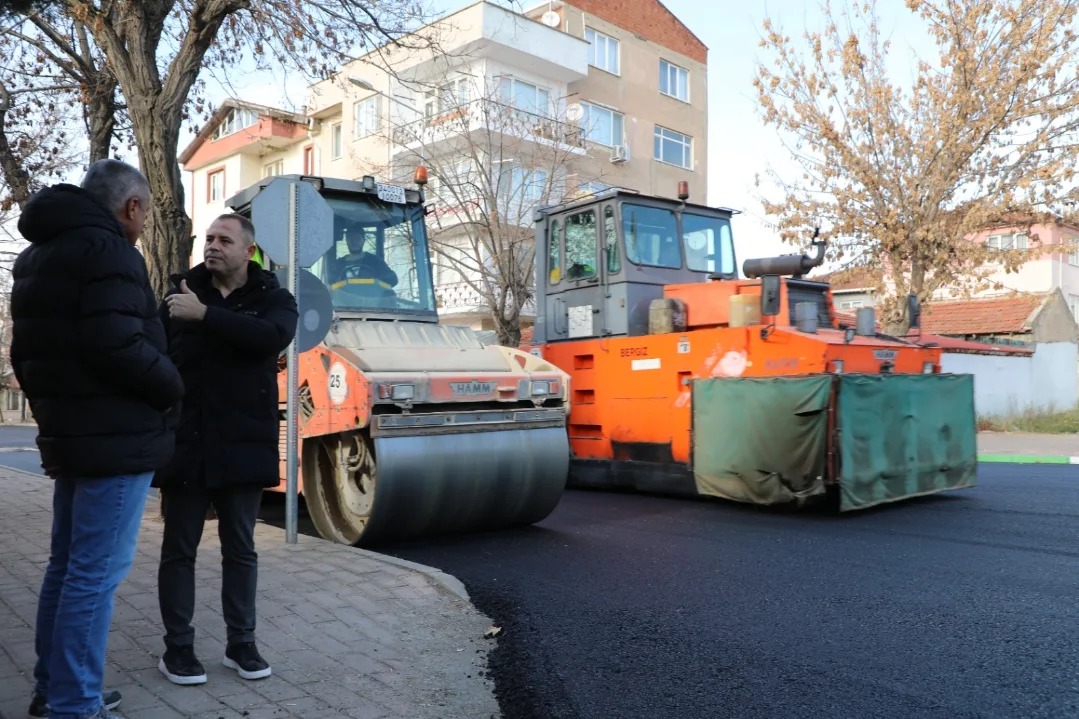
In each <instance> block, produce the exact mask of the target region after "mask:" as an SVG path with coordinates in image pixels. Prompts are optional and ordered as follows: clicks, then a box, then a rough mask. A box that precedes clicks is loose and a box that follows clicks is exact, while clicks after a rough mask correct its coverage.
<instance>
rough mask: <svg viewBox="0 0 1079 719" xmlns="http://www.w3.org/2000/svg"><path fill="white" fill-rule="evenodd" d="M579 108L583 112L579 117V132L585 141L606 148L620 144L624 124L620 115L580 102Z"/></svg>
mask: <svg viewBox="0 0 1079 719" xmlns="http://www.w3.org/2000/svg"><path fill="white" fill-rule="evenodd" d="M581 108H582V109H583V110H584V115H582V116H581V130H582V132H584V136H585V139H586V140H590V141H592V142H595V143H598V144H600V145H606V146H607V147H611V146H612V145H621V144H622V138H623V134H622V127H623V122H624V120H623V117H622V113H620V112H615V111H614V110H609V109H607V108H605V107H600V106H599V105H592V104H590V103H587V102H582V103H581Z"/></svg>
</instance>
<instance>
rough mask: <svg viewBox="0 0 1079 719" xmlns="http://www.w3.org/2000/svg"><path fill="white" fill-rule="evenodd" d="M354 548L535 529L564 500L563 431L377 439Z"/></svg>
mask: <svg viewBox="0 0 1079 719" xmlns="http://www.w3.org/2000/svg"><path fill="white" fill-rule="evenodd" d="M374 460H375V462H374V463H375V465H376V467H377V473H376V479H375V492H374V493H373V497H372V502H371V506H370V515H369V519H368V521H367V523H366V527H365V528H364V531H363V534H362V535H361V536H360V538H359V540H358V541H357V542H356V544H357V545H360V546H368V545H372V544H376V543H384V542H387V541H392V540H399V539H406V538H410V537H419V536H424V535H429V534H438V533H446V532H456V531H473V530H482V529H495V528H501V527H510V526H515V525H527V524H532V523H534V522H538V521H540V520H542V519H544V518H545V517H547V515H549V514H550V513H551V512H552V511H554V508H555V507H556V506H557V505H558V502H559V501H560V500H561V498H562V493H563V491H564V490H565V487H566V476H567V473H568V469H569V440H568V438H567V435H566V430H565V428H564V427H550V428H543V429H513V430H499V431H491V432H469V433H460V434H431V435H420V436H404V437H378V438H376V439H375V441H374Z"/></svg>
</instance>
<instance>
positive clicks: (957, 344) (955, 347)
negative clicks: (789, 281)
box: [835, 305, 1034, 355]
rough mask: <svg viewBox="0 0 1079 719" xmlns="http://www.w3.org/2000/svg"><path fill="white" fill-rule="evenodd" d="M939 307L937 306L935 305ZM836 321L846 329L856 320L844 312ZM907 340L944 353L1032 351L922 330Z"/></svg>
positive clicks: (878, 328)
mask: <svg viewBox="0 0 1079 719" xmlns="http://www.w3.org/2000/svg"><path fill="white" fill-rule="evenodd" d="M937 306H939V305H937ZM835 318H836V321H837V322H838V323H839V324H841V325H845V326H847V327H854V325H855V324H856V322H857V319H856V317H855V316H854V315H849V314H846V313H845V312H836V313H835ZM922 324H923V325H924V324H925V313H924V312H923V314H922ZM880 331H881V324H880V320H879V319H878V320H877V332H880ZM907 339H909V340H911V341H912V342H918V343H920V344H935V345H937V346H938V347H940V348H941V349H943V350H944V351H946V352H961V353H964V354H989V355H1032V354H1034V350H1031V349H1027V348H1024V347H1008V346H1006V345H991V344H986V343H985V342H974V341H971V340H961V339H957V338H955V337H945V336H944V335H937V334H933V333H931V332H929V331H928V330H925V329H923V330H922V331H921V333H919V331H918V330H911V331H910V332H908V333H907Z"/></svg>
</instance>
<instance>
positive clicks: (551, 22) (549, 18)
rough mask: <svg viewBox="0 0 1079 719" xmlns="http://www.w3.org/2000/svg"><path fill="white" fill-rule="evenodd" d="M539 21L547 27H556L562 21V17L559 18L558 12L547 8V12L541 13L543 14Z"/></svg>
mask: <svg viewBox="0 0 1079 719" xmlns="http://www.w3.org/2000/svg"><path fill="white" fill-rule="evenodd" d="M540 22H542V23H543V24H544V25H546V26H547V27H558V26H559V24H560V23H561V22H562V18H560V17H559V16H558V13H556V12H555V11H554V10H548V11H547V12H545V13H543V16H542V17H541V18H540Z"/></svg>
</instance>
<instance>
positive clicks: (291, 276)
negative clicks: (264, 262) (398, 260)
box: [285, 183, 303, 544]
mask: <svg viewBox="0 0 1079 719" xmlns="http://www.w3.org/2000/svg"><path fill="white" fill-rule="evenodd" d="M297 201H298V198H297V197H296V184H295V183H292V184H290V185H289V188H288V216H289V223H288V291H289V292H291V293H292V296H293V297H295V298H296V305H297V309H299V304H300V293H299V292H298V291H297V285H298V284H299V283H298V281H297V280H298V279H299V264H300V260H299V252H298V243H297V239H298V238H297V234H298V233H299V227H298V222H299V217H298V216H297V214H298V207H297ZM300 316H301V317H302V316H303V315H302V314H301V315H300ZM299 339H300V338H299V333H297V336H295V337H293V339H292V342H290V343H289V346H288V407H287V410H286V412H285V433H286V440H285V441H286V444H285V447H286V450H285V472H286V473H285V542H286V543H288V544H296V524H297V521H298V515H299V506H298V502H297V495H298V493H299V463H298V461H297V460H298V457H297V451H296V450H297V445H298V444H299V437H298V435H299V425H298V423H297V421H296V385H297V384H298V383H299V377H298V375H299V370H298V367H297V363H298V361H299V352H298V351H297V350H298V349H299V345H298V344H297V342H299Z"/></svg>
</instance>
